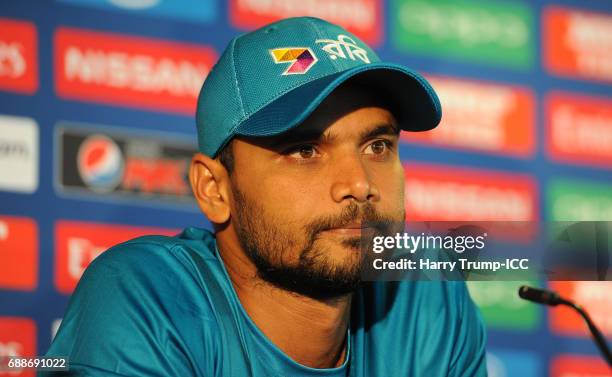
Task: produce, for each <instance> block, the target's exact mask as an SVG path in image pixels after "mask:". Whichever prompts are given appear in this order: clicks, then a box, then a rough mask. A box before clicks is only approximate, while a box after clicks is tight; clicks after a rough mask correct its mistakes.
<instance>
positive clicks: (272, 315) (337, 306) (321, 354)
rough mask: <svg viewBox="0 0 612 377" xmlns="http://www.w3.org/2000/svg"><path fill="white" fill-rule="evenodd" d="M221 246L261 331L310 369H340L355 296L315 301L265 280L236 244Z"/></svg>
mask: <svg viewBox="0 0 612 377" xmlns="http://www.w3.org/2000/svg"><path fill="white" fill-rule="evenodd" d="M217 245H218V247H219V251H220V253H221V258H222V259H223V262H224V264H225V267H226V269H227V272H228V274H229V277H230V279H231V281H232V285H233V286H234V290H235V291H236V293H237V295H238V298H239V299H240V303H241V304H242V306H243V307H244V309H245V311H246V312H247V313H248V315H249V317H250V318H251V320H252V321H253V322H254V323H255V325H257V327H258V328H259V329H260V330H261V331H262V332H263V333H264V334H265V335H266V336H267V337H268V339H270V340H271V341H272V343H274V344H275V345H276V346H277V347H278V348H280V349H281V350H282V351H283V352H284V353H285V354H286V355H287V356H289V357H290V358H291V359H293V360H294V361H296V362H297V363H300V364H302V365H305V366H308V367H311V368H333V367H338V366H340V365H342V363H343V362H344V359H345V356H346V349H347V347H346V339H345V338H346V333H347V328H348V322H349V317H350V307H351V299H352V295H346V296H342V297H339V298H334V299H329V300H316V299H313V298H310V297H305V296H302V295H298V294H296V293H294V292H290V291H286V290H283V289H280V288H277V287H274V286H272V285H271V284H269V283H267V282H264V281H262V280H261V279H260V278H259V277H258V276H257V268H256V267H255V266H254V265H253V263H252V262H251V260H250V259H249V258H248V257H247V256H246V255H245V253H244V252H243V251H242V248H241V247H240V245H239V244H238V242H237V241H235V242H232V241H229V242H228V241H227V240H224V237H219V234H217Z"/></svg>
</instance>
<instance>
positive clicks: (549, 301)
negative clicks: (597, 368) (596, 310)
mask: <svg viewBox="0 0 612 377" xmlns="http://www.w3.org/2000/svg"><path fill="white" fill-rule="evenodd" d="M518 294H519V296H520V297H521V298H522V299H524V300H528V301H532V302H536V303H538V304H544V305H549V306H557V305H566V306H569V307H570V308H573V309H574V310H576V311H577V312H578V313H580V315H581V316H582V318H584V321H585V322H586V324H587V326H588V327H589V330H590V331H591V335H592V336H593V340H594V341H595V344H596V345H597V348H599V350H600V351H601V353H602V355H603V357H604V359H605V360H606V362H607V363H608V366H609V367H610V368H612V354H611V353H610V348H608V343H606V338H604V336H603V335H602V333H601V331H599V329H598V328H597V326H595V323H594V322H593V321H592V320H591V317H589V315H588V314H587V312H586V311H585V310H584V309H583V308H582V307H581V306H580V305H576V304H574V303H573V302H572V301H570V300H567V299H565V298H563V297H561V296H559V295H558V294H557V293H555V292H553V291H548V290H546V289H539V288H533V287H529V286H526V285H523V286H521V287H520V288H519V291H518Z"/></svg>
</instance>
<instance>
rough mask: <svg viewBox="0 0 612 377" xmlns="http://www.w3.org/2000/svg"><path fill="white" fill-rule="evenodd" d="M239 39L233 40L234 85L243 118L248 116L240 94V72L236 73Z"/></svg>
mask: <svg viewBox="0 0 612 377" xmlns="http://www.w3.org/2000/svg"><path fill="white" fill-rule="evenodd" d="M237 40H238V38H234V39H232V47H231V49H232V74H233V75H234V83H235V85H236V94H237V96H238V101H239V102H240V109H241V110H242V116H243V118H244V117H245V116H246V115H245V111H244V103H243V102H242V93H241V92H240V85H239V83H238V72H237V71H236V58H235V53H236V41H237ZM235 128H236V126H234V127H232V131H233V130H234V129H235Z"/></svg>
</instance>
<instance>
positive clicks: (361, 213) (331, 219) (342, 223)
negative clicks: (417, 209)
mask: <svg viewBox="0 0 612 377" xmlns="http://www.w3.org/2000/svg"><path fill="white" fill-rule="evenodd" d="M394 222H397V219H393V218H391V217H390V216H385V215H383V214H381V213H380V212H379V211H378V210H377V209H376V208H375V207H374V205H372V204H371V203H366V204H363V205H359V204H357V203H355V202H351V203H350V204H349V205H348V206H346V207H344V208H343V209H342V210H341V211H340V213H339V214H337V215H328V216H324V217H321V218H319V219H317V220H314V221H313V222H311V223H309V224H308V225H307V226H306V233H307V234H309V235H310V236H311V237H315V236H316V235H317V234H318V233H320V232H324V231H326V230H330V229H334V228H346V227H349V226H354V225H355V224H360V225H361V227H362V228H368V229H372V230H374V231H382V232H384V231H385V230H386V229H388V228H389V226H390V225H391V224H393V223H394Z"/></svg>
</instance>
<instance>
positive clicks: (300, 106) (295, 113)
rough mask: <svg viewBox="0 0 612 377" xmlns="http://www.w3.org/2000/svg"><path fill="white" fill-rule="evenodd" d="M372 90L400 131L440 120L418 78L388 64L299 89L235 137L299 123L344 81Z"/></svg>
mask: <svg viewBox="0 0 612 377" xmlns="http://www.w3.org/2000/svg"><path fill="white" fill-rule="evenodd" d="M349 79H351V80H359V82H360V83H363V84H364V85H367V86H369V87H374V88H375V89H376V90H378V91H379V93H380V97H382V98H385V99H387V100H388V103H390V104H391V105H390V106H392V107H393V108H392V109H391V111H392V112H393V113H394V115H395V117H396V118H397V120H398V123H399V125H400V128H401V129H402V130H406V131H427V130H431V129H433V128H435V127H436V126H437V125H438V123H440V119H441V117H442V111H441V107H440V101H439V100H438V96H437V95H436V93H435V92H434V90H433V88H432V87H431V85H430V84H429V83H428V82H427V80H425V79H424V78H423V77H422V76H421V75H419V74H418V73H416V72H413V71H411V70H409V69H407V68H405V67H402V66H400V65H396V64H390V63H372V64H368V65H363V66H359V67H355V68H352V69H349V70H346V71H342V72H338V73H336V74H333V75H329V76H325V77H322V78H319V79H316V80H313V81H311V82H309V83H307V84H304V85H301V86H299V87H297V88H295V89H293V90H291V91H289V92H287V93H285V94H284V95H282V96H280V97H279V98H277V99H275V100H274V101H272V102H270V103H269V104H268V105H266V106H264V107H263V108H262V109H260V110H259V111H257V112H256V113H254V114H253V115H251V116H250V117H249V118H247V119H246V120H244V121H243V122H242V123H240V124H239V125H238V126H237V127H236V129H235V130H234V132H233V134H234V135H243V136H273V135H278V134H281V133H284V132H286V131H288V130H290V129H292V128H294V127H296V126H297V125H299V124H300V123H302V122H303V121H304V120H305V119H306V118H307V117H308V116H309V115H310V114H311V113H312V112H313V111H314V110H315V109H316V108H317V107H318V106H319V105H320V104H321V102H323V100H324V99H325V98H326V97H327V96H328V95H329V94H330V93H331V92H332V91H333V90H334V89H336V88H337V87H338V86H340V85H341V84H342V83H344V82H346V81H347V80H349Z"/></svg>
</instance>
